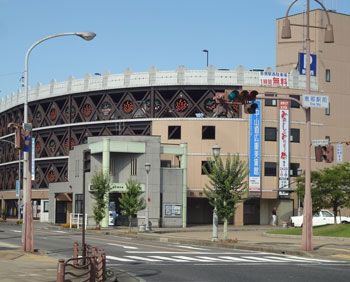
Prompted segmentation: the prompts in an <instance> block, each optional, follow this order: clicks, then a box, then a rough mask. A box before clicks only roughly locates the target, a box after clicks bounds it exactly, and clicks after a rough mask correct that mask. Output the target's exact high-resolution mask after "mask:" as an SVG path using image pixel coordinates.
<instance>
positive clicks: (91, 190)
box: [88, 184, 95, 192]
mask: <svg viewBox="0 0 350 282" xmlns="http://www.w3.org/2000/svg"><path fill="white" fill-rule="evenodd" d="M88 190H89V192H94V191H95V189H94V186H93V185H92V184H89V189H88Z"/></svg>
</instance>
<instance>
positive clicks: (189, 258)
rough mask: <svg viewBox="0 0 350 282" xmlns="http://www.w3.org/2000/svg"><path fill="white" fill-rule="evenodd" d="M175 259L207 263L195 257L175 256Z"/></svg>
mask: <svg viewBox="0 0 350 282" xmlns="http://www.w3.org/2000/svg"><path fill="white" fill-rule="evenodd" d="M173 257H174V258H179V259H184V260H190V261H199V262H207V261H208V260H206V259H200V258H193V257H186V256H173Z"/></svg>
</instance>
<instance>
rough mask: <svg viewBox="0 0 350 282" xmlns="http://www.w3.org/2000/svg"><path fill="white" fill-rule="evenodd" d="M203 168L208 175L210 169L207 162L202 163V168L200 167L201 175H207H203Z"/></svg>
mask: <svg viewBox="0 0 350 282" xmlns="http://www.w3.org/2000/svg"><path fill="white" fill-rule="evenodd" d="M204 167H205V169H206V170H207V172H208V173H210V167H209V163H208V161H202V166H201V168H202V175H207V174H206V173H205V171H204V169H203V168H204Z"/></svg>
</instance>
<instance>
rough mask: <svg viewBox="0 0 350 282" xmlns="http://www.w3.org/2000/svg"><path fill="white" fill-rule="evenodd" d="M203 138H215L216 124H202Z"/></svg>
mask: <svg viewBox="0 0 350 282" xmlns="http://www.w3.org/2000/svg"><path fill="white" fill-rule="evenodd" d="M202 139H203V140H205V139H211V140H213V139H215V126H211V125H204V126H202Z"/></svg>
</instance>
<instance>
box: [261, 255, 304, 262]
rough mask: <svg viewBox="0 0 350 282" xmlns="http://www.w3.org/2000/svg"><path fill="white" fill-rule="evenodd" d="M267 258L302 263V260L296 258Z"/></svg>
mask: <svg viewBox="0 0 350 282" xmlns="http://www.w3.org/2000/svg"><path fill="white" fill-rule="evenodd" d="M266 258H270V259H275V260H283V261H294V262H298V261H300V260H298V259H295V258H285V257H274V256H267V257H266Z"/></svg>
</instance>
